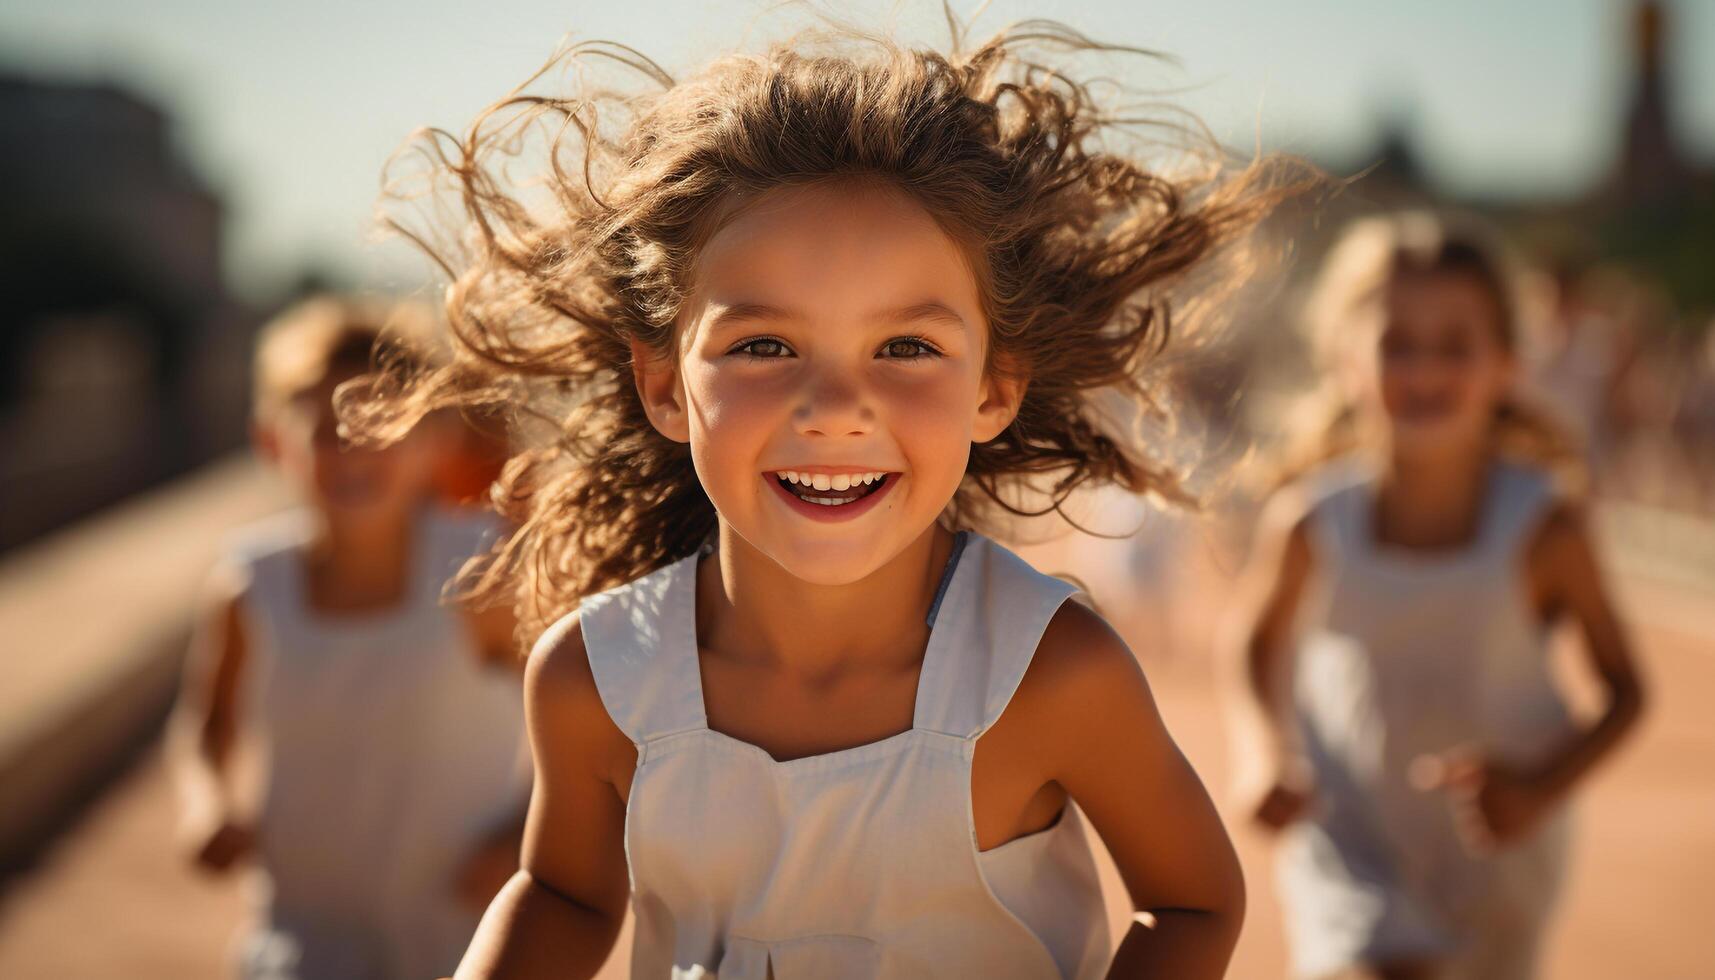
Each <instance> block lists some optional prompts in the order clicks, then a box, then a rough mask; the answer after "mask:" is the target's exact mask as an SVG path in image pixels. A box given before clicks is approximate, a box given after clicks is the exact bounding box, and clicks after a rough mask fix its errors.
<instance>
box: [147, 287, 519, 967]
mask: <svg viewBox="0 0 1715 980" xmlns="http://www.w3.org/2000/svg"><path fill="white" fill-rule="evenodd" d="M390 318H391V319H392V322H393V323H394V324H395V325H397V324H399V323H400V322H401V320H400V319H399V317H398V315H397V314H389V313H388V312H387V311H386V310H384V309H380V308H376V307H374V306H373V305H370V304H362V303H356V302H353V301H350V300H344V299H338V298H333V297H322V298H318V299H314V300H310V301H306V302H305V303H303V304H301V305H299V306H297V307H295V308H294V309H292V310H290V311H288V312H287V313H286V314H284V315H282V316H281V317H280V318H279V319H278V320H276V321H275V322H273V323H272V324H270V325H269V326H268V327H267V328H266V329H265V330H264V332H263V334H262V337H261V339H260V342H259V343H258V345H257V352H256V361H255V363H256V370H255V390H256V398H255V432H256V441H257V444H258V447H259V449H260V450H261V452H262V454H263V455H264V456H265V457H266V458H267V459H268V460H269V461H270V462H272V463H273V464H275V466H276V467H277V468H278V469H279V471H280V472H281V475H282V476H283V477H285V479H286V481H287V482H288V483H289V484H290V485H291V488H292V489H293V491H294V492H295V494H296V495H297V496H298V498H299V501H300V503H301V506H300V507H298V508H296V509H294V510H292V511H290V512H288V513H286V514H282V515H279V516H278V517H276V518H273V519H270V520H267V521H265V522H262V523H260V524H258V525H256V526H253V527H249V528H246V529H244V530H243V531H241V532H240V533H239V534H238V535H237V537H236V539H235V540H234V541H233V542H232V543H231V545H230V547H229V548H228V553H227V556H226V560H225V561H224V562H222V564H221V566H220V568H219V569H218V570H217V572H216V574H215V576H214V586H215V597H214V601H213V602H212V603H211V604H210V608H209V610H208V612H207V615H206V619H205V620H204V623H203V626H202V628H201V630H200V631H199V633H198V636H197V639H196V644H195V648H194V651H193V656H192V657H191V658H190V661H189V663H188V665H187V668H186V672H185V688H184V696H183V698H182V699H181V702H180V705H179V710H178V713H177V717H176V718H175V724H174V728H173V735H174V737H173V740H172V746H173V748H174V750H175V753H174V757H175V762H176V763H177V771H178V774H179V776H180V787H181V790H182V795H183V803H184V807H183V813H182V821H181V824H182V826H181V833H182V836H183V837H184V838H185V843H186V845H187V848H188V850H189V852H190V856H191V858H192V859H193V860H194V861H195V862H196V863H197V864H198V865H200V866H202V867H203V868H205V869H208V870H212V871H226V870H229V869H231V868H233V867H234V866H235V865H236V864H237V863H238V862H239V861H240V860H241V859H243V858H246V857H254V858H255V859H256V861H257V864H258V865H259V866H260V870H261V871H262V872H264V877H263V880H260V881H258V885H259V886H260V887H259V888H258V889H257V891H256V893H255V895H256V899H257V908H256V910H255V911H256V920H257V921H256V922H255V923H254V927H253V930H252V932H251V934H250V935H249V936H248V937H247V939H246V941H245V943H244V948H243V953H242V959H241V968H240V971H239V972H240V975H242V976H243V977H246V978H257V980H286V978H304V980H311V978H314V980H388V978H407V977H408V978H420V977H424V976H433V975H436V974H439V973H445V972H446V971H448V970H451V969H452V968H453V967H454V966H455V965H456V964H457V962H458V958H459V954H460V953H462V952H463V950H464V946H465V944H466V942H467V941H468V939H469V937H470V935H471V933H472V932H473V931H474V929H475V927H476V922H477V913H478V912H479V911H480V910H481V908H482V907H483V906H484V905H485V904H486V903H487V902H488V900H489V899H490V898H492V897H493V896H494V894H495V890H496V889H498V888H499V886H500V884H501V883H502V882H503V881H505V879H506V878H507V877H509V876H510V875H511V874H512V872H513V871H514V870H515V869H516V868H517V864H516V861H515V857H514V855H515V854H516V852H517V833H518V824H519V822H520V817H521V811H522V809H523V797H524V790H525V787H526V779H525V771H524V767H523V765H522V762H523V759H522V755H523V744H522V734H521V728H522V722H523V719H522V717H521V714H522V712H521V698H520V696H519V680H518V672H517V671H516V670H515V669H513V667H514V666H515V664H516V661H517V657H516V653H515V652H513V651H512V650H511V648H510V643H511V639H512V636H511V633H512V629H511V621H510V618H509V617H507V616H505V615H504V614H486V615H482V616H475V615H470V614H467V613H463V612H461V611H458V610H454V609H451V608H448V607H446V606H444V605H442V603H441V601H440V600H441V587H442V585H443V584H445V582H446V581H447V579H448V578H450V577H451V576H452V575H453V573H455V572H456V571H457V570H458V567H459V565H460V564H461V563H462V562H463V561H464V560H465V559H467V558H468V557H470V556H471V555H472V554H474V553H475V552H476V551H478V550H480V549H481V548H482V547H483V546H484V541H483V538H484V536H485V535H487V534H489V533H491V532H492V530H493V529H494V523H495V522H494V521H493V520H492V515H477V514H469V513H456V512H453V511H450V510H442V509H440V508H435V507H430V506H426V504H425V498H426V497H427V496H428V495H429V491H430V487H431V471H432V466H433V463H434V455H435V453H436V452H437V451H438V448H439V447H438V445H437V443H436V439H435V436H436V435H438V434H439V433H438V432H437V431H434V430H432V429H424V428H420V429H419V430H418V431H416V432H414V433H412V434H411V435H410V436H409V437H407V438H406V439H404V440H402V441H401V442H399V443H397V444H395V445H393V446H390V447H388V448H386V449H383V450H379V451H359V450H348V449H346V448H345V447H342V446H341V444H340V440H339V438H338V436H337V432H336V430H337V425H338V420H337V419H336V418H335V416H334V413H333V392H334V389H335V387H336V386H337V385H339V384H341V383H342V382H345V381H348V380H351V379H354V378H356V377H358V376H359V375H362V374H364V373H365V372H366V371H368V370H369V366H370V356H371V350H372V348H374V346H375V344H376V342H377V340H378V339H379V338H380V337H381V329H382V325H383V323H384V322H387V321H388V320H389V319H390ZM437 421H439V420H437ZM246 736H248V737H246ZM241 744H255V745H256V746H257V747H258V748H260V749H261V756H262V759H263V760H264V761H263V767H262V772H261V779H260V782H261V789H262V791H261V793H260V800H259V802H258V803H257V804H255V805H251V804H250V801H248V800H245V799H244V798H243V796H244V794H242V793H239V792H235V791H234V790H233V788H232V787H233V784H234V783H235V782H237V780H234V779H233V778H231V777H232V775H233V771H232V770H233V769H234V768H235V767H234V765H233V763H234V761H235V760H236V759H237V754H236V753H235V751H234V750H235V749H236V748H238V747H239V746H240V745H241ZM502 862H510V863H506V864H505V865H504V867H503V868H497V865H501V864H502Z"/></svg>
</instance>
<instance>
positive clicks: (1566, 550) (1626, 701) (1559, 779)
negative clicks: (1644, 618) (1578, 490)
mask: <svg viewBox="0 0 1715 980" xmlns="http://www.w3.org/2000/svg"><path fill="white" fill-rule="evenodd" d="M1530 565H1531V573H1532V578H1533V579H1534V580H1535V581H1536V583H1537V585H1538V589H1539V595H1541V596H1543V598H1544V599H1546V600H1547V601H1546V603H1545V604H1546V605H1547V606H1548V607H1549V608H1559V609H1564V610H1565V611H1566V612H1567V613H1569V614H1570V615H1571V616H1572V618H1573V619H1574V620H1575V621H1576V622H1577V623H1578V626H1579V629H1580V630H1581V631H1582V632H1583V634H1584V647H1585V651H1586V653H1587V654H1588V656H1589V658H1590V663H1591V666H1592V667H1593V668H1594V669H1595V672H1596V674H1597V675H1598V676H1599V677H1600V678H1601V679H1602V683H1603V684H1604V686H1606V687H1607V689H1608V706H1607V708H1606V710H1604V711H1603V713H1602V717H1601V719H1600V720H1598V721H1597V722H1596V724H1595V725H1594V726H1592V727H1591V728H1590V729H1589V730H1588V731H1586V732H1584V733H1582V734H1581V735H1580V736H1579V737H1578V738H1576V739H1574V740H1573V741H1572V742H1571V743H1570V744H1568V745H1567V746H1566V747H1565V748H1564V749H1563V750H1562V751H1561V752H1560V753H1559V754H1558V755H1556V756H1555V757H1554V758H1552V759H1550V760H1549V761H1548V763H1547V764H1546V765H1545V766H1543V767H1542V768H1541V769H1540V770H1539V771H1538V772H1537V774H1536V775H1537V777H1538V778H1539V779H1540V780H1541V781H1542V785H1543V787H1544V788H1545V789H1546V790H1547V792H1548V793H1549V794H1550V795H1551V796H1553V797H1554V798H1556V799H1558V798H1561V797H1563V796H1565V795H1566V794H1567V793H1568V792H1570V791H1571V790H1572V788H1573V787H1574V786H1575V785H1577V784H1578V783H1579V782H1581V781H1582V780H1583V778H1584V777H1585V775H1587V774H1588V773H1589V772H1590V770H1591V769H1592V768H1593V767H1594V766H1595V765H1596V763H1597V762H1599V761H1600V760H1601V759H1602V758H1603V757H1604V756H1606V755H1607V754H1608V753H1609V752H1610V751H1612V750H1613V748H1614V746H1615V745H1617V744H1619V741H1620V738H1621V736H1623V735H1624V734H1625V733H1626V732H1627V731H1629V730H1630V729H1631V728H1632V726H1633V725H1634V724H1636V723H1637V720H1638V718H1639V717H1640V716H1641V715H1642V714H1643V706H1644V689H1643V680H1642V678H1641V677H1640V676H1639V673H1638V667H1637V662H1636V660H1635V658H1634V657H1633V656H1632V648H1631V643H1630V642H1629V641H1628V640H1627V639H1626V633H1625V630H1624V628H1623V627H1622V626H1621V624H1620V618H1619V616H1618V615H1617V614H1616V613H1615V611H1614V606H1613V603H1612V602H1611V601H1609V598H1608V589H1607V586H1606V585H1605V584H1604V583H1603V581H1602V572H1601V568H1600V566H1599V565H1598V563H1597V560H1596V551H1595V547H1594V544H1593V542H1592V541H1591V539H1590V531H1589V526H1588V524H1587V522H1586V520H1585V518H1584V515H1583V513H1582V511H1581V510H1579V509H1577V508H1575V507H1574V506H1572V505H1563V506H1562V507H1560V508H1559V509H1558V510H1556V511H1555V513H1554V514H1553V515H1551V516H1550V518H1549V520H1548V521H1547V523H1546V524H1545V525H1544V526H1543V531H1542V534H1541V535H1540V536H1539V537H1538V539H1537V541H1536V545H1535V547H1533V548H1532V549H1531V556H1530Z"/></svg>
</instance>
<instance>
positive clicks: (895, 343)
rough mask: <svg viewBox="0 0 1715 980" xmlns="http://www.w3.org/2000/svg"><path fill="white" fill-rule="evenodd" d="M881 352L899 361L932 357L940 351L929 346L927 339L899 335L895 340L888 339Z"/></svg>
mask: <svg viewBox="0 0 1715 980" xmlns="http://www.w3.org/2000/svg"><path fill="white" fill-rule="evenodd" d="M881 352H882V354H883V355H884V356H886V357H890V358H893V359H895V360H901V361H911V360H916V359H917V358H920V357H934V356H939V355H940V353H941V352H940V351H938V350H936V349H935V348H933V347H931V346H929V343H928V342H927V341H923V340H919V339H917V338H916V337H900V338H898V339H897V340H890V341H888V342H887V344H886V346H884V347H882V349H881Z"/></svg>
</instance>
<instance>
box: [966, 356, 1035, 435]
mask: <svg viewBox="0 0 1715 980" xmlns="http://www.w3.org/2000/svg"><path fill="white" fill-rule="evenodd" d="M1029 386H1030V381H1029V379H1028V378H1025V377H1024V376H1023V375H1022V374H1021V373H1019V372H1016V371H1011V370H1005V369H999V368H995V367H991V368H990V369H989V370H988V371H987V372H985V374H984V377H983V388H982V400H981V401H979V402H977V418H976V425H975V426H973V427H972V429H971V441H973V442H979V443H981V442H988V441H989V440H990V439H993V438H995V437H996V436H998V435H1000V434H1001V433H1002V432H1005V431H1006V427H1007V426H1009V425H1011V424H1012V420H1013V419H1015V418H1017V417H1018V406H1020V405H1021V404H1023V403H1024V391H1025V389H1026V388H1028V387H1029Z"/></svg>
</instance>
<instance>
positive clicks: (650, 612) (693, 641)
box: [576, 554, 707, 745]
mask: <svg viewBox="0 0 1715 980" xmlns="http://www.w3.org/2000/svg"><path fill="white" fill-rule="evenodd" d="M696 579H697V555H696V554H692V555H689V556H687V557H685V558H682V559H680V560H678V561H676V562H674V563H672V564H671V565H667V566H665V567H663V568H660V569H657V570H655V571H653V572H650V573H649V574H648V575H645V576H643V577H642V578H640V579H637V580H636V581H633V582H630V583H627V584H625V585H621V586H619V587H617V588H613V589H609V590H608V591H606V592H602V593H598V594H596V595H593V596H590V597H589V598H587V599H585V600H584V601H583V603H582V604H581V605H580V606H579V607H578V611H577V613H576V615H577V617H578V621H579V624H580V625H581V627H582V629H583V638H584V650H585V652H586V653H587V654H588V656H589V662H590V672H591V673H592V674H593V675H594V677H595V683H596V689H597V691H598V692H599V693H600V694H601V700H602V704H603V706H605V707H606V708H607V713H608V715H609V716H610V717H612V719H613V722H614V724H615V725H618V726H619V729H620V730H621V731H623V732H625V734H626V735H627V736H628V737H629V738H630V739H631V740H632V742H634V743H636V744H638V745H642V744H643V743H645V742H648V741H651V740H653V739H657V738H663V737H665V736H667V735H674V734H677V733H679V732H684V731H691V730H694V729H698V728H703V727H706V725H707V719H706V716H705V715H704V713H703V697H702V682H701V679H700V678H699V676H698V665H697V625H696V605H695V598H696V587H697V582H696Z"/></svg>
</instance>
